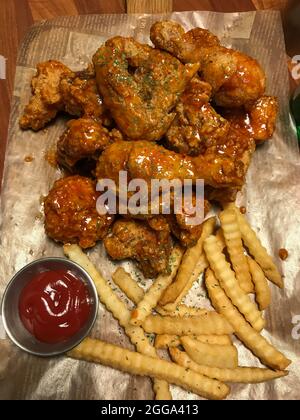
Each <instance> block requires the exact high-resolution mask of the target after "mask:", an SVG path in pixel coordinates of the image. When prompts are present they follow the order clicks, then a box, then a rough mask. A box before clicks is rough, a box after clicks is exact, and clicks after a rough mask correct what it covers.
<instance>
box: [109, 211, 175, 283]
mask: <svg viewBox="0 0 300 420" xmlns="http://www.w3.org/2000/svg"><path fill="white" fill-rule="evenodd" d="M104 246H105V249H106V251H107V253H108V254H109V255H110V257H111V258H112V259H114V260H122V259H124V258H132V259H134V260H135V261H136V262H137V264H138V266H139V268H140V269H141V271H142V272H143V274H144V276H145V277H156V276H157V275H158V274H160V273H166V272H167V271H168V268H169V256H170V253H171V250H172V241H171V236H170V234H169V232H168V231H166V230H161V231H158V230H153V229H151V227H150V226H149V225H148V224H147V223H146V222H144V221H140V220H128V219H119V220H117V221H116V222H115V223H114V225H113V228H112V232H111V234H109V235H108V236H107V237H106V238H105V239H104Z"/></svg>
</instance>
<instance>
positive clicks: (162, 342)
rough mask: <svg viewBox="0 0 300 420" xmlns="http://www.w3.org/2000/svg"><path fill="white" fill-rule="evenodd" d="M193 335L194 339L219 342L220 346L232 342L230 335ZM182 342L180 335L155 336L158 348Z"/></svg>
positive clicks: (211, 342) (165, 347)
mask: <svg viewBox="0 0 300 420" xmlns="http://www.w3.org/2000/svg"><path fill="white" fill-rule="evenodd" d="M191 337H192V338H193V339H194V340H198V341H201V342H202V343H207V344H219V345H220V346H227V345H231V344H232V341H231V339H230V336H229V335H195V336H194V335H192V336H191ZM180 344H181V342H180V337H179V336H178V335H170V334H158V335H157V336H156V337H155V343H154V347H155V348H157V349H167V348H169V347H178V346H180Z"/></svg>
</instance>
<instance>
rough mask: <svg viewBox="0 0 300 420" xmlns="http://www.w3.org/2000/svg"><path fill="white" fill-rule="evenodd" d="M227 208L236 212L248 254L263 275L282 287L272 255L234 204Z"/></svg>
mask: <svg viewBox="0 0 300 420" xmlns="http://www.w3.org/2000/svg"><path fill="white" fill-rule="evenodd" d="M228 208H231V209H234V211H235V212H236V214H237V218H238V222H239V226H240V229H241V232H242V239H243V242H244V244H245V245H246V247H247V248H248V250H249V252H250V254H251V255H252V257H253V258H254V259H255V261H256V262H257V263H258V264H259V265H260V266H261V268H262V270H263V272H264V273H265V276H266V277H267V278H268V279H269V280H270V281H271V282H273V283H274V284H276V285H277V286H278V287H280V288H282V287H283V280H282V277H281V275H280V273H279V271H278V269H277V267H276V265H275V264H274V262H273V260H272V257H271V256H270V255H269V254H268V253H267V250H266V248H264V247H263V245H262V244H261V242H260V240H259V238H258V237H257V236H256V233H255V232H254V230H253V229H252V228H251V226H250V225H249V223H248V221H247V219H246V218H245V216H244V215H243V214H241V212H240V211H239V210H238V208H237V207H235V205H234V204H230V206H229V207H228Z"/></svg>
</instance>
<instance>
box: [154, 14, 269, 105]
mask: <svg viewBox="0 0 300 420" xmlns="http://www.w3.org/2000/svg"><path fill="white" fill-rule="evenodd" d="M150 38H151V41H152V42H153V44H154V45H155V46H156V47H157V48H161V49H162V50H165V51H168V52H170V53H171V54H173V55H174V56H175V57H177V58H179V59H180V60H181V61H182V62H183V63H200V74H201V77H202V78H203V80H205V81H206V82H208V83H209V84H210V85H211V86H212V88H213V97H214V101H215V102H216V103H217V104H218V105H220V106H225V107H239V106H241V105H244V104H247V103H249V102H251V101H255V100H256V99H258V98H259V97H260V96H262V95H263V94H264V91H265V84H266V81H265V74H264V71H263V70H262V68H261V67H260V65H259V63H258V62H257V61H256V60H255V59H254V58H252V57H249V56H248V55H246V54H243V53H242V52H240V51H236V50H233V49H229V48H225V47H222V46H221V45H220V42H219V40H218V38H217V37H216V36H215V35H213V34H212V33H210V32H209V31H208V30H206V29H202V28H194V29H192V30H190V31H188V32H186V33H185V32H184V29H183V28H182V26H181V25H180V24H179V23H177V22H172V21H160V22H156V23H154V24H153V25H152V27H151V29H150Z"/></svg>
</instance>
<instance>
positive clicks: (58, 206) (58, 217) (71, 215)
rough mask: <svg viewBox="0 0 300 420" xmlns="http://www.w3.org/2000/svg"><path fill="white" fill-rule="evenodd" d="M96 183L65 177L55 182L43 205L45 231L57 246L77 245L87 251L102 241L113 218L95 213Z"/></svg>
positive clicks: (89, 180)
mask: <svg viewBox="0 0 300 420" xmlns="http://www.w3.org/2000/svg"><path fill="white" fill-rule="evenodd" d="M98 196H99V193H97V192H96V183H95V182H94V181H92V180H91V179H89V178H85V177H81V176H78V175H76V176H69V177H66V178H62V179H59V180H57V181H55V183H54V185H53V187H52V188H51V190H50V192H49V194H48V195H47V197H46V198H45V201H44V212H45V230H46V233H47V235H48V236H49V237H50V238H52V239H54V240H55V241H57V242H63V243H78V244H79V245H80V246H81V247H82V248H89V247H92V246H94V245H95V244H96V242H97V241H99V240H101V239H103V238H104V236H105V235H106V234H107V232H108V229H109V226H110V225H111V224H112V222H113V220H114V216H111V215H102V216H100V215H99V214H98V213H97V210H96V200H97V198H98Z"/></svg>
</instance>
